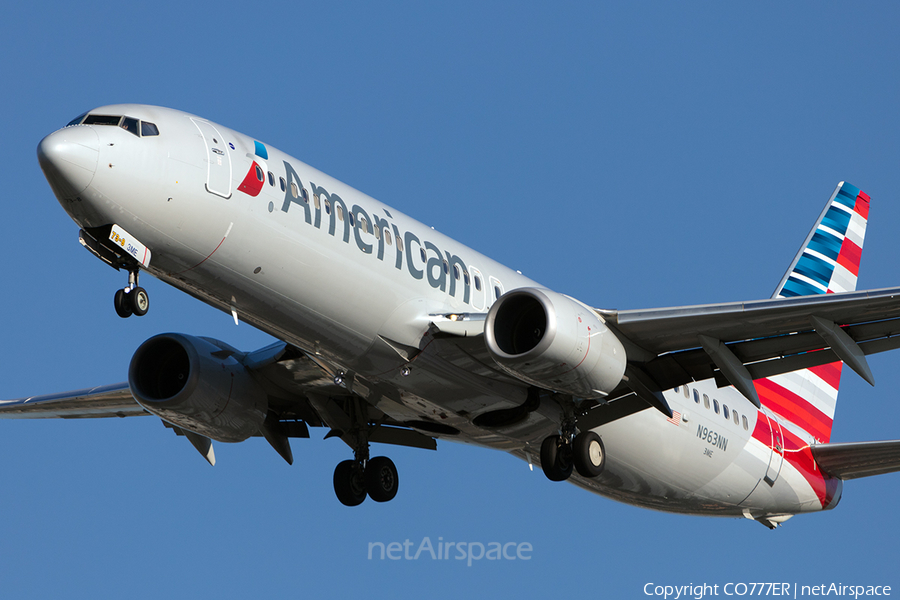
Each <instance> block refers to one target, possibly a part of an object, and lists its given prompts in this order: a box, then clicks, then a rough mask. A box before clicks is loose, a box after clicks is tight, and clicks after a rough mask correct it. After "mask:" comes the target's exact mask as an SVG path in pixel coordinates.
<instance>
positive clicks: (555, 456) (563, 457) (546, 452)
mask: <svg viewBox="0 0 900 600" xmlns="http://www.w3.org/2000/svg"><path fill="white" fill-rule="evenodd" d="M541 468H542V469H543V470H544V475H546V476H547V479H549V480H550V481H565V480H566V479H568V478H569V475H571V474H572V446H571V445H570V444H568V443H566V440H565V438H563V437H562V436H561V435H551V436H550V437H548V438H546V439H545V440H544V442H543V443H542V444H541Z"/></svg>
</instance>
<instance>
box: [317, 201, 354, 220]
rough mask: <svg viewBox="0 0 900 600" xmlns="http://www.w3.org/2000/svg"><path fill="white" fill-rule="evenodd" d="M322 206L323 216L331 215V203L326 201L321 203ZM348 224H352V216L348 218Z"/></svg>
mask: <svg viewBox="0 0 900 600" xmlns="http://www.w3.org/2000/svg"><path fill="white" fill-rule="evenodd" d="M323 204H324V205H325V214H326V215H330V214H331V202H329V201H328V200H326V201H325V202H323ZM350 222H351V223H352V222H353V217H352V215H351V217H350Z"/></svg>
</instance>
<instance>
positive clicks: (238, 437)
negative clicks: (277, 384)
mask: <svg viewBox="0 0 900 600" xmlns="http://www.w3.org/2000/svg"><path fill="white" fill-rule="evenodd" d="M224 348H227V346H225V347H224ZM128 385H130V386H131V393H132V395H133V396H134V397H135V399H136V400H137V401H138V403H139V404H140V405H141V406H143V407H144V408H145V409H146V410H147V411H148V412H150V413H152V414H154V415H156V416H157V417H160V418H161V419H164V420H166V421H168V422H169V423H172V424H173V425H177V426H178V427H182V428H184V429H188V430H190V431H193V432H195V433H199V434H200V435H203V436H206V437H208V438H210V439H214V440H217V441H220V442H242V441H244V440H245V439H247V438H248V437H250V436H251V435H253V434H255V433H256V432H257V431H258V430H259V427H260V425H262V423H263V421H264V420H265V418H266V412H267V410H268V397H267V395H266V392H265V391H264V390H263V389H262V387H261V386H260V385H259V384H258V383H257V382H256V381H255V380H254V379H253V377H252V376H251V375H250V373H249V372H248V371H247V369H246V367H244V365H242V364H241V363H240V362H238V361H237V360H236V359H235V358H234V356H232V355H231V354H230V353H229V352H228V351H227V350H223V347H220V346H217V345H215V344H213V343H211V342H209V341H207V340H205V339H202V338H197V337H193V336H190V335H183V334H180V333H164V334H162V335H157V336H154V337H152V338H150V339H149V340H147V341H146V342H144V343H143V344H141V347H140V348H138V349H137V352H135V353H134V356H133V357H132V359H131V366H130V367H129V368H128Z"/></svg>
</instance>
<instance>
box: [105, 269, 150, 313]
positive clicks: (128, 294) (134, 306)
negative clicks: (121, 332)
mask: <svg viewBox="0 0 900 600" xmlns="http://www.w3.org/2000/svg"><path fill="white" fill-rule="evenodd" d="M113 302H114V305H115V308H116V314H117V315H119V316H120V317H122V318H123V319H127V318H128V317H130V316H131V315H137V316H138V317H143V316H144V315H146V314H147V311H148V310H150V296H148V295H147V291H146V290H145V289H144V288H142V287H140V286H139V285H138V270H137V269H132V270H130V271H128V285H127V286H126V287H125V289H121V290H119V291H117V292H116V295H115V297H114V299H113Z"/></svg>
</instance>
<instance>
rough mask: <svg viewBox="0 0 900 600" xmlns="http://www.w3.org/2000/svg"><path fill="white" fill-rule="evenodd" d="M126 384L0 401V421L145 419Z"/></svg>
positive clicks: (145, 413)
mask: <svg viewBox="0 0 900 600" xmlns="http://www.w3.org/2000/svg"><path fill="white" fill-rule="evenodd" d="M147 414H149V413H147V411H145V410H144V409H143V408H141V406H140V404H138V403H137V402H136V401H135V400H134V397H133V396H132V395H131V390H130V389H129V388H128V384H127V383H117V384H114V385H106V386H103V387H95V388H88V389H84V390H75V391H72V392H64V393H62V394H50V395H47V396H32V397H30V398H19V399H17V400H0V418H4V419H16V418H19V419H42V418H58V419H82V418H100V417H139V416H143V415H147Z"/></svg>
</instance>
